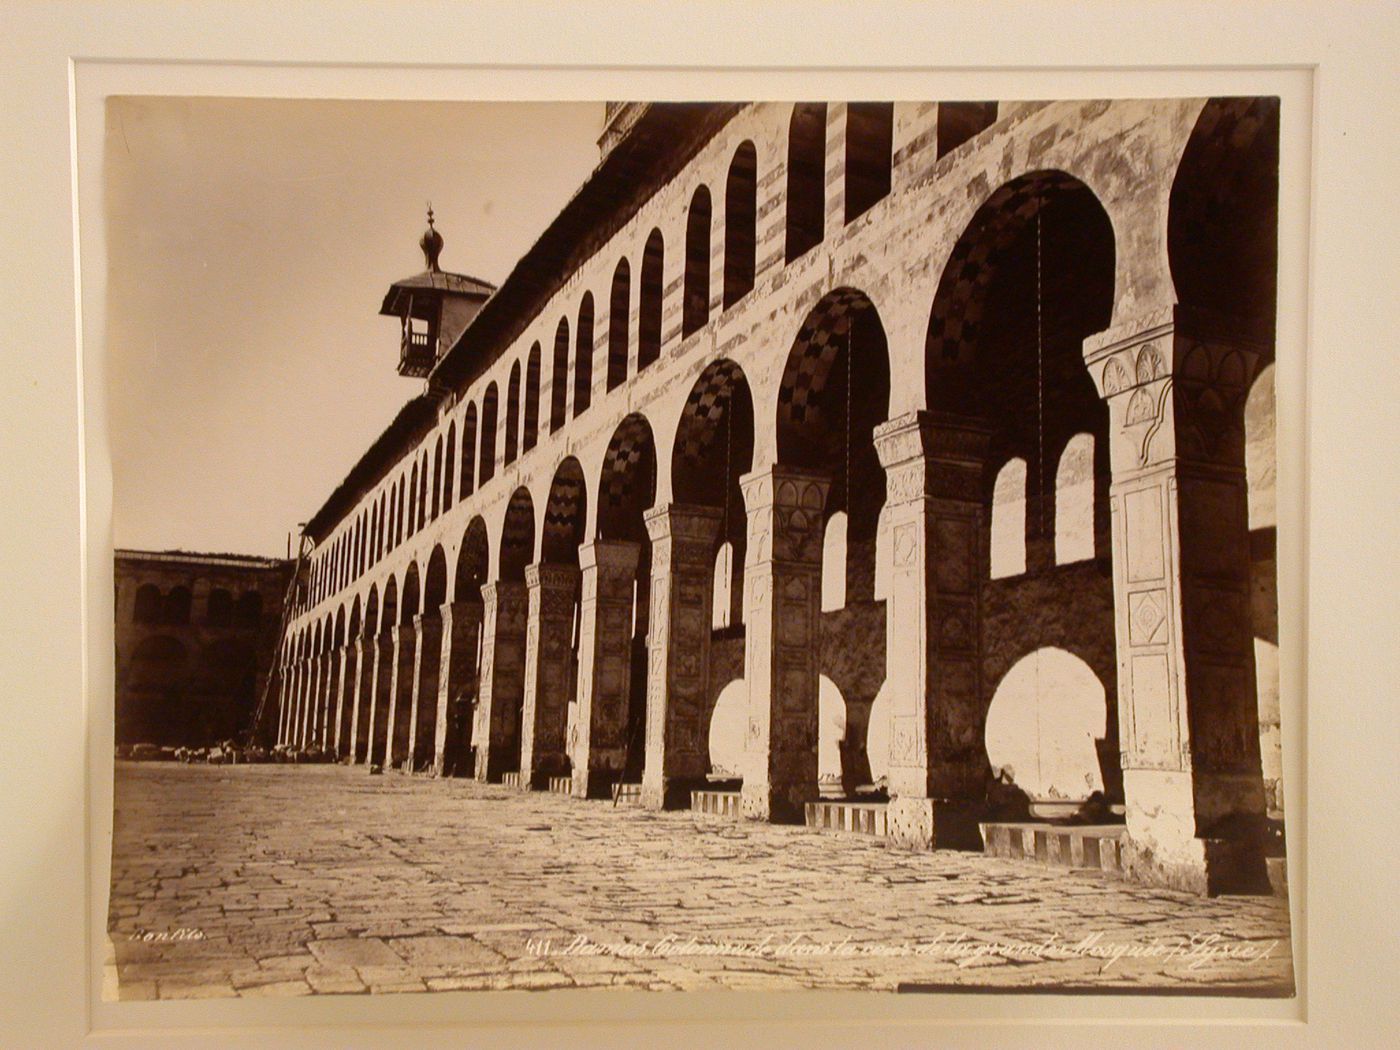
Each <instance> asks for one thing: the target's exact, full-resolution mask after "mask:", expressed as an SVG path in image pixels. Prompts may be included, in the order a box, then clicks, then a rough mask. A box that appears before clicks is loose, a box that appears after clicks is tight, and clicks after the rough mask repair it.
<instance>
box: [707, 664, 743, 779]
mask: <svg viewBox="0 0 1400 1050" xmlns="http://www.w3.org/2000/svg"><path fill="white" fill-rule="evenodd" d="M748 702H749V694H748V687H747V686H745V684H744V682H743V679H737V680H735V681H732V682H730V683H729V684H728V685H726V686H725V687H724V688H723V689H721V690H720V692H719V696H718V697H716V699H715V706H714V710H713V711H712V712H710V728H709V734H708V736H709V739H708V744H709V754H710V775H711V776H712V777H723V778H725V779H730V780H742V778H743V776H744V736H745V734H746V732H747V731H748V727H749V709H748Z"/></svg>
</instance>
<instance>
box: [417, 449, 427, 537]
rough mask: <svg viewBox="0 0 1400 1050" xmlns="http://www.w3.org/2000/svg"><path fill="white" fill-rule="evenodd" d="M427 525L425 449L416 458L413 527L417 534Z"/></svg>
mask: <svg viewBox="0 0 1400 1050" xmlns="http://www.w3.org/2000/svg"><path fill="white" fill-rule="evenodd" d="M427 523H428V450H427V449H426V448H425V449H424V450H423V452H422V455H420V456H419V457H418V519H417V522H416V524H415V525H414V531H415V532H417V531H418V530H419V529H421V528H422V527H423V526H424V525H426V524H427Z"/></svg>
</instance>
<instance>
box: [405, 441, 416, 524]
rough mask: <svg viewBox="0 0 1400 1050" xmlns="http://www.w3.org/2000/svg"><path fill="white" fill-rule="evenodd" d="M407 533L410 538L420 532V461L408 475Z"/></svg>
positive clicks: (414, 462)
mask: <svg viewBox="0 0 1400 1050" xmlns="http://www.w3.org/2000/svg"><path fill="white" fill-rule="evenodd" d="M405 531H406V533H407V535H409V536H412V535H413V534H414V533H415V532H417V531H418V460H416V459H415V460H414V461H413V467H412V469H411V470H410V471H409V473H408V528H407V529H406V530H405Z"/></svg>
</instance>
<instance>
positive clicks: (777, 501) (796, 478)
mask: <svg viewBox="0 0 1400 1050" xmlns="http://www.w3.org/2000/svg"><path fill="white" fill-rule="evenodd" d="M739 489H740V491H742V492H743V494H744V505H745V506H746V507H747V508H748V510H749V513H753V512H754V511H755V510H758V509H760V508H762V507H788V508H792V509H794V510H804V511H811V512H814V513H817V514H820V513H821V512H822V511H823V510H824V509H825V507H826V496H827V493H828V492H829V491H830V490H831V475H830V474H828V473H826V472H825V471H821V470H808V469H806V468H804V467H789V466H784V465H782V464H774V465H773V466H771V467H766V468H764V469H763V470H755V471H753V472H752V473H751V474H745V475H744V476H743V477H741V478H740V479H739Z"/></svg>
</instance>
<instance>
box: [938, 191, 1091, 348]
mask: <svg viewBox="0 0 1400 1050" xmlns="http://www.w3.org/2000/svg"><path fill="white" fill-rule="evenodd" d="M1075 190H1083V184H1082V183H1080V182H1079V181H1078V180H1076V179H1075V178H1073V177H1072V176H1070V175H1066V174H1065V173H1064V172H1060V171H1043V172H1035V173H1032V174H1030V175H1024V176H1022V177H1021V178H1019V179H1015V180H1013V181H1011V182H1009V183H1007V184H1006V185H1005V186H1003V187H1001V188H1000V189H999V190H997V191H996V192H995V193H993V194H992V195H991V196H990V197H989V198H987V201H986V203H984V204H983V205H982V207H981V208H979V209H978V210H977V214H976V215H975V216H973V219H972V222H970V223H969V224H968V227H967V230H966V232H964V233H963V235H962V237H961V239H959V241H958V243H957V246H956V247H955V248H954V249H953V254H952V255H951V256H949V258H948V264H947V265H946V266H945V267H944V268H943V277H942V279H941V280H940V281H939V282H938V294H937V295H936V296H935V297H934V300H933V313H932V315H931V316H930V317H929V323H928V341H927V343H926V344H925V345H926V351H927V354H928V360H929V366H930V368H938V367H947V366H949V365H958V364H965V363H967V362H968V360H969V359H970V355H971V353H972V350H973V348H974V347H975V346H976V345H977V341H978V337H979V329H980V326H981V322H982V305H983V302H984V300H985V298H986V295H985V293H986V289H987V285H988V284H989V283H991V279H992V277H993V276H994V275H995V273H996V267H995V266H994V265H993V261H992V260H993V257H994V256H995V255H996V253H997V252H999V251H1001V250H1002V249H1004V248H1005V247H1007V246H1008V245H1009V244H1010V243H1011V242H1012V241H1013V240H1014V239H1015V237H1016V235H1017V234H1018V233H1019V232H1020V231H1021V230H1022V229H1023V228H1024V226H1025V224H1026V223H1027V222H1029V221H1030V220H1031V219H1033V218H1035V215H1036V213H1037V212H1038V211H1039V210H1040V209H1041V208H1042V207H1043V206H1044V205H1045V204H1046V203H1048V202H1049V201H1050V200H1051V198H1053V197H1054V196H1055V195H1057V194H1061V193H1066V192H1073V191H1075ZM1085 192H1087V191H1085Z"/></svg>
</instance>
